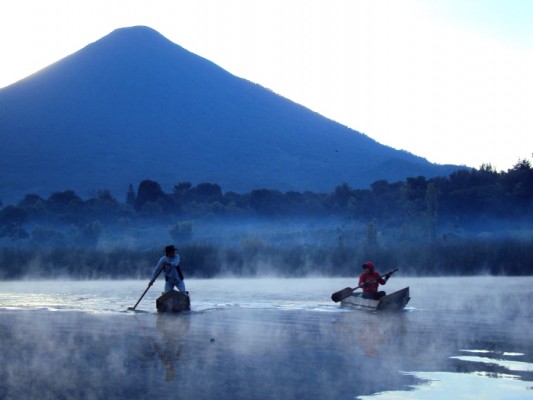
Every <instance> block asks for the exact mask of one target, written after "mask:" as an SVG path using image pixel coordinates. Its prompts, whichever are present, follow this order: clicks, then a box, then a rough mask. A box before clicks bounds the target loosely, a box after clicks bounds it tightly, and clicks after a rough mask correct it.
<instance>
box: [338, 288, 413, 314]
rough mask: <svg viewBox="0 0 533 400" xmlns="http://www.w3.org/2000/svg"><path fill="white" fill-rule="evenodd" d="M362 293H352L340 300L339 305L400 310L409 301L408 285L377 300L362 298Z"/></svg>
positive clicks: (361, 308) (367, 308)
mask: <svg viewBox="0 0 533 400" xmlns="http://www.w3.org/2000/svg"><path fill="white" fill-rule="evenodd" d="M362 295H363V294H362V293H361V292H358V293H354V294H352V295H351V296H348V297H346V298H345V299H343V300H341V307H349V308H355V309H358V310H386V311H396V310H401V309H403V308H404V307H405V305H406V304H407V303H408V302H409V299H410V297H409V287H406V288H403V289H401V290H398V291H397V292H394V293H391V294H389V295H386V296H384V297H382V298H381V299H379V300H371V299H363V297H362Z"/></svg>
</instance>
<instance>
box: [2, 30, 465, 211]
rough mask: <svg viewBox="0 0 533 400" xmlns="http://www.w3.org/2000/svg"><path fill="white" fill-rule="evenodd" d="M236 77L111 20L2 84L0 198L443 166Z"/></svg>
mask: <svg viewBox="0 0 533 400" xmlns="http://www.w3.org/2000/svg"><path fill="white" fill-rule="evenodd" d="M455 169H457V167H456V166H450V165H447V166H442V165H435V164H432V163H430V162H428V161H427V160H426V159H424V158H421V157H417V156H415V155H413V154H410V153H408V152H405V151H399V150H395V149H393V148H391V147H388V146H384V145H382V144H379V143H377V142H376V141H374V140H373V139H371V138H369V137H368V136H366V135H364V134H361V133H359V132H357V131H354V130H352V129H349V128H347V127H346V126H343V125H341V124H339V123H337V122H334V121H332V120H330V119H327V118H325V117H323V116H321V115H319V114H317V113H315V112H313V111H311V110H309V109H307V108H305V107H303V106H301V105H298V104H296V103H294V102H292V101H290V100H288V99H286V98H283V97H281V96H279V95H277V94H275V93H273V92H272V91H270V90H268V89H265V88H263V87H261V86H259V85H257V84H254V83H251V82H249V81H247V80H244V79H241V78H238V77H236V76H234V75H232V74H230V73H228V72H227V71H225V70H223V69H222V68H220V67H218V66H217V65H215V64H213V63H212V62H210V61H208V60H206V59H204V58H201V57H199V56H197V55H194V54H192V53H190V52H188V51H187V50H185V49H183V48H182V47H180V46H178V45H176V44H174V43H172V42H170V41H169V40H167V39H166V38H164V37H163V36H162V35H160V34H159V33H157V32H156V31H154V30H152V29H150V28H147V27H132V28H123V29H118V30H116V31H114V32H112V33H110V34H109V35H107V36H105V37H104V38H102V39H100V40H98V41H97V42H95V43H92V44H90V45H88V46H86V47H85V48H83V49H81V50H80V51H78V52H76V53H74V54H72V55H70V56H68V57H66V58H64V59H62V60H60V61H58V62H57V63H54V64H52V65H50V66H49V67H47V68H45V69H43V70H41V71H39V72H37V73H35V74H33V75H31V76H29V77H27V78H25V79H23V80H21V81H19V82H17V83H15V84H13V85H11V86H8V87H6V88H4V89H0V173H1V180H0V200H2V201H3V202H4V203H6V202H9V201H18V200H19V199H20V198H21V197H22V195H24V194H27V193H36V194H40V195H44V196H47V195H49V194H50V193H51V192H54V191H59V190H66V189H73V190H75V191H76V192H77V193H79V194H80V195H82V196H84V195H86V194H89V193H91V191H94V190H99V189H110V190H111V191H112V193H113V194H115V195H116V196H117V197H120V198H122V197H123V196H125V193H126V190H127V187H128V185H129V184H130V183H132V184H134V185H137V184H138V183H139V182H140V181H141V180H143V179H152V180H155V181H157V182H159V183H160V184H161V185H162V187H163V188H164V189H165V190H169V191H170V190H171V188H172V186H173V185H174V184H177V183H179V182H182V181H190V182H192V183H193V184H197V183H201V182H211V183H217V184H219V185H220V186H221V187H222V188H223V190H224V191H229V190H232V191H237V192H243V191H249V190H251V189H256V188H269V189H278V190H282V191H287V190H297V191H305V190H311V191H316V192H319V191H328V192H329V191H331V190H332V189H333V188H334V187H335V186H337V185H339V184H341V183H343V182H346V183H348V184H350V185H352V186H353V187H368V185H369V184H370V183H372V182H374V181H376V180H379V179H386V180H388V181H396V180H400V179H404V178H405V177H408V176H418V175H423V176H426V177H431V176H436V175H448V174H449V173H451V172H452V171H454V170H455Z"/></svg>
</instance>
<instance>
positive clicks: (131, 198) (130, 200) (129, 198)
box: [126, 183, 136, 207]
mask: <svg viewBox="0 0 533 400" xmlns="http://www.w3.org/2000/svg"><path fill="white" fill-rule="evenodd" d="M135 197H136V196H135V190H134V189H133V185H132V184H131V183H130V186H129V187H128V193H127V194H126V204H127V205H129V206H131V207H134V206H135Z"/></svg>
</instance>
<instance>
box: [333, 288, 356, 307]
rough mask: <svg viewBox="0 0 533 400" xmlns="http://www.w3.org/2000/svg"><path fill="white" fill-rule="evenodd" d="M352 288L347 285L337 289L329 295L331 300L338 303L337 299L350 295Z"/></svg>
mask: <svg viewBox="0 0 533 400" xmlns="http://www.w3.org/2000/svg"><path fill="white" fill-rule="evenodd" d="M354 290H355V289H352V288H349V287H347V288H345V289H342V290H339V291H338V292H335V293H333V294H332V295H331V300H333V301H334V302H335V303H338V302H339V301H342V300H344V299H345V298H346V297H350V296H351V295H352V293H353V291H354Z"/></svg>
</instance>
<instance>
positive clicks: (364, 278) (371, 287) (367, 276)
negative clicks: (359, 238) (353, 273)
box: [357, 263, 387, 293]
mask: <svg viewBox="0 0 533 400" xmlns="http://www.w3.org/2000/svg"><path fill="white" fill-rule="evenodd" d="M367 265H368V268H369V270H370V272H368V273H367V272H366V271H365V272H363V273H362V274H361V276H359V284H358V285H357V286H361V285H362V284H363V283H365V282H368V281H375V282H373V283H369V284H368V285H365V287H363V293H365V292H377V291H378V286H379V285H380V284H381V285H384V284H385V283H387V281H386V280H385V279H383V278H381V277H380V275H379V274H378V273H377V272H376V271H374V266H373V265H372V264H371V263H368V264H367Z"/></svg>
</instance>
